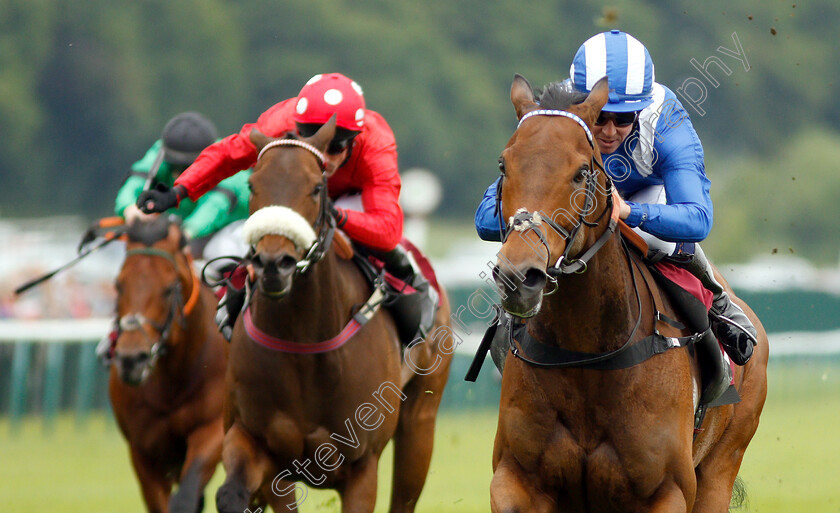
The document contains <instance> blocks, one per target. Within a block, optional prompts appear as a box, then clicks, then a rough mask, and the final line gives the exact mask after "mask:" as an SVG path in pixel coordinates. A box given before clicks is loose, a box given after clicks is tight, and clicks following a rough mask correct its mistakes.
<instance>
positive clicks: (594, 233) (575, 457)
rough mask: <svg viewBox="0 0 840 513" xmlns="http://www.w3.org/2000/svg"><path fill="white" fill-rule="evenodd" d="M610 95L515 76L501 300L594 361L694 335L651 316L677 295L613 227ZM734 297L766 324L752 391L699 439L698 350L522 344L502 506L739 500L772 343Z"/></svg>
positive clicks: (499, 480) (674, 506)
mask: <svg viewBox="0 0 840 513" xmlns="http://www.w3.org/2000/svg"><path fill="white" fill-rule="evenodd" d="M607 98H608V84H607V81H606V78H605V79H602V80H601V81H600V82H599V83H598V84H596V85H595V87H594V88H593V90H592V92H591V93H590V94H589V95H588V97H586V99H585V100H583V101H582V102H579V103H577V104H569V105H563V106H560V107H558V110H545V109H546V107H544V106H539V105H537V103H536V102H535V99H534V95H533V91H532V89H531V87H530V85H529V84H528V82H527V81H526V80H525V79H524V78H523V77H521V76H519V75H517V76H516V78H515V79H514V82H513V85H512V87H511V100H512V102H513V105H514V107H515V109H516V114H517V116H518V118H519V120H520V124H519V126H518V128H517V129H516V131H515V132H514V134H513V136H512V137H511V139H510V141H509V142H508V144H507V146H506V148H505V149H504V151H503V152H502V155H501V158H500V168H501V169H502V175H503V182H502V185H503V191H502V194H501V205H502V209H503V212H502V213H503V215H504V217H503V218H504V219H510V224H509V226H511V227H512V229H511V231H510V232H509V233H508V236H507V238H506V240H505V242H504V244H503V245H502V248H501V251H500V253H499V259H498V263H497V269H496V272H495V276H496V283H497V285H498V286H499V287H500V289H501V291H502V298H503V299H502V306H503V307H504V308H505V310H507V312H509V313H511V314H512V315H514V316H517V317H519V318H522V319H523V322H525V323H526V327H527V332H528V333H529V334H530V336H531V337H533V339H536V340H538V341H540V342H541V343H542V344H543V345H545V346H549V349H548V350H546V351H547V352H551V351H554V352H555V353H560V352H564V354H567V355H573V356H575V357H576V358H577V359H578V363H581V362H582V363H584V364H590V365H592V366H595V367H597V365H596V364H604V362H605V361H606V360H609V359H610V358H613V357H617V356H618V355H620V354H624V356H627V354H629V353H631V352H632V351H627V349H628V348H633V347H634V346H636V345H638V344H637V343H640V340H642V339H643V338H645V337H649V336H652V337H659V340H665V341H667V342H668V343H669V344H670V342H671V341H677V340H678V338H677V337H681V336H686V335H687V334H688V333H690V332H688V331H687V330H685V329H682V330H679V329H677V328H676V327H674V326H672V325H668V324H664V323H662V322H657V321H656V320H655V318H654V312H655V311H659V312H661V313H662V314H665V316H668V318H671V319H674V318H677V314H676V313H675V308H674V305H673V303H671V302H669V301H668V298H667V297H661V298H660V294H659V293H658V291H657V290H656V289H657V287H656V283H655V282H654V281H652V280H649V279H646V278H645V275H644V273H643V270H642V268H641V266H640V265H639V262H638V257H637V256H635V254H634V253H632V252H631V251H629V250H627V249H626V248H625V246H624V245H623V243H622V240H621V239H620V237H619V233H618V232H617V231H614V227H615V225H616V221H617V217H618V216H617V209H618V207H617V205H616V203H617V201H614V200H613V199H614V196H612V195H613V194H614V192H613V191H614V188H613V186H612V183H611V181H610V178H609V177H608V176H607V175H606V173H604V172H603V166H602V162H601V156H600V152H599V151H598V148H597V145H596V144H595V143H593V142H592V140H591V135H589V134H590V131H589V127H591V126H592V125H593V123H594V121H595V120H596V119H597V117H598V114H599V112H600V110H601V108H602V107H603V106H604V104H605V103H606V101H607ZM534 227H539V228H540V230H535V229H534ZM555 262H557V264H556V265H555V264H554V263H555ZM645 272H647V271H646V270H645ZM717 278H718V280H720V281H721V283H725V281H724V280H723V278H722V277H721V276H720V275H719V274H718V275H717ZM546 287H548V288H546ZM726 287H727V291H728V292H729V294H730V295H732V297H733V298H734V294H733V293H732V290H731V289H729V287H728V285H726ZM736 301H738V304H739V305H741V306H742V307H743V308H744V310H745V311H746V312H747V314H748V315H749V317H750V319H751V320H752V322H753V323H754V324H755V325H756V327H757V328H758V332H759V337H758V345H757V346H756V347H755V352H754V355H753V357H752V359H751V360H750V361H749V363H748V364H747V365H746V366H744V367H737V368H736V369H735V371H734V383H735V387H736V388H737V390H738V392H739V393H740V396H741V399H742V400H741V401H740V402H739V403H737V404H734V405H732V404H729V405H726V406H719V407H714V408H710V409H709V410H708V412H707V413H706V415H705V419H704V420H703V421H702V425H700V426H699V429H698V431H697V433H698V434H697V435H696V438H695V430H694V428H695V415H694V413H695V409H696V408H697V406H698V402H699V390H700V389H701V385H700V376H699V370H698V364H697V363H696V361H695V359H694V358H693V357H692V352H693V351H691V350H689V349H688V348H686V347H681V346H679V345H677V344H674V345H675V346H676V347H674V346H669V345H667V344H666V346H665V347H666V348H667V347H671V348H670V349H667V350H664V351H662V352H661V353H660V354H655V355H654V356H652V357H650V358H649V359H646V360H645V361H643V362H642V363H638V364H637V365H632V366H629V367H624V368H617V369H610V370H604V369H602V368H580V367H577V368H575V367H574V366H542V365H539V364H537V362H534V361H533V358H535V355H534V354H527V350H526V349H524V348H523V347H521V346H518V345H517V346H515V349H516V350H515V351H513V350H512V351H511V353H512V354H513V355H514V357H510V356H509V357H508V358H507V363H506V365H505V368H504V373H503V378H502V392H501V400H500V411H499V422H498V428H497V433H496V441H495V446H494V451H493V470H494V474H493V479H492V481H491V486H490V491H491V506H492V511H494V512H496V513H513V512H526V511H527V512H532V513H547V512H618V511H633V512H657V513H664V512H683V513H684V512H688V511H694V512H704V513H705V512H713V513H720V512H723V511H727V509H728V507H729V504H730V498H731V496H732V491H733V483H735V481H736V477H737V473H738V469H739V467H740V464H741V460H742V458H743V455H744V451H745V450H746V448H747V445H748V444H749V442H750V440H751V438H752V436H753V434H754V433H755V431H756V428H757V426H758V419H759V415H760V413H761V409H762V407H763V404H764V399H765V396H766V365H767V355H768V345H767V336H766V333H765V332H764V330H763V328H762V326H761V324H760V323H759V322H758V319H757V318H756V316H755V314H754V313H753V312H752V310H750V309H749V308H748V307H747V305H745V304H744V303H743V302H742V301H740V300H739V299H736ZM675 324H676V323H675ZM654 329H658V335H657V334H655V333H654ZM665 337H668V338H665ZM649 339H650V338H649ZM683 340H691V337H686V338H684V339H683ZM532 347H533V346H532ZM689 347H692V348H693V346H689ZM549 350H550V351H549ZM526 360H531V362H530V363H529V362H528V361H526ZM604 365H606V364H604ZM584 366H585V365H584ZM619 367H621V366H619Z"/></svg>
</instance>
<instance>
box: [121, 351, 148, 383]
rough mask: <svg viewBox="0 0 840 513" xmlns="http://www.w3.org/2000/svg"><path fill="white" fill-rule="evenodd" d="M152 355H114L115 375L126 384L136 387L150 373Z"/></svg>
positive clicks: (143, 353)
mask: <svg viewBox="0 0 840 513" xmlns="http://www.w3.org/2000/svg"><path fill="white" fill-rule="evenodd" d="M151 364H152V355H151V353H149V352H148V351H139V352H131V353H125V352H119V351H118V352H117V353H116V354H115V355H114V365H115V366H116V368H117V375H118V376H119V377H120V379H121V380H122V381H123V382H124V383H125V384H126V385H130V386H133V387H136V386H138V385H140V384H141V383H143V381H144V380H145V379H146V377H148V375H149V372H150V371H151Z"/></svg>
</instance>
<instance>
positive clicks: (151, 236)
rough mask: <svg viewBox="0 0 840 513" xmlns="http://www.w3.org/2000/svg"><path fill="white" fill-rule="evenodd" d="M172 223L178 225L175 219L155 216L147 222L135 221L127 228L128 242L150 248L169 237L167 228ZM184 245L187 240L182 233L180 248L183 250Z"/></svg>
mask: <svg viewBox="0 0 840 513" xmlns="http://www.w3.org/2000/svg"><path fill="white" fill-rule="evenodd" d="M173 223H175V224H180V223H178V222H177V218H174V217H172V216H166V215H160V216H156V217H155V218H153V219H150V220H148V221H135V222H133V223H131V225H130V226H129V227H128V232H127V235H128V240H129V241H130V242H141V243H143V244H144V245H146V246H151V245H153V244H154V243H155V242H158V241H160V240H163V239H165V238H166V237H167V236H168V235H169V226H170V225H171V224H173ZM186 245H187V239H186V238H185V237H184V235H183V233H182V234H181V241H180V247H181V248H183V247H184V246H186Z"/></svg>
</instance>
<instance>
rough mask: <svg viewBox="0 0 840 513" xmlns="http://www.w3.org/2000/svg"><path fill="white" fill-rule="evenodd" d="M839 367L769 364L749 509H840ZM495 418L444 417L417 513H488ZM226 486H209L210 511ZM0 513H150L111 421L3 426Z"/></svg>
mask: <svg viewBox="0 0 840 513" xmlns="http://www.w3.org/2000/svg"><path fill="white" fill-rule="evenodd" d="M838 425H840V362H838V361H837V360H836V359H833V360H816V359H810V360H806V361H793V362H790V361H789V362H786V363H785V364H783V365H782V364H778V365H771V368H770V395H769V397H768V401H767V405H766V406H765V409H764V413H763V415H762V418H761V425H760V426H759V430H758V433H757V434H756V437H755V439H754V440H753V443H752V445H751V446H750V448H749V449H748V451H747V454H746V457H745V460H744V464H743V466H742V470H741V477H742V479H743V480H744V481H745V483H746V485H747V491H748V493H749V504H748V506H747V508H745V511H752V512H760V513H791V512H799V511H807V512H809V513H823V512H826V513H828V512H838V511H840V491H838V488H840V487H838V483H840V477H838V476H840V437H838V436H837V435H836V432H837V431H836V428H837V426H838ZM494 433H495V413H494V412H492V411H488V412H484V413H469V414H467V413H462V414H454V413H447V414H446V415H445V416H443V417H442V418H441V419H440V421H439V424H438V430H437V441H436V448H435V449H436V451H435V455H434V458H433V460H432V468H431V471H430V474H429V478H428V481H427V485H426V489H425V491H424V493H423V496H422V497H421V499H420V503H419V507H418V511H419V512H421V513H425V512H428V513H432V512H436V513H437V512H441V513H447V512H453V513H454V512H459V513H470V512H479V511H481V512H485V511H488V510H489V506H488V489H489V483H490V477H491V471H490V455H491V451H492V445H493V436H494ZM389 475H390V455H388V456H387V457H386V461H384V462H383V465H381V467H380V494H379V502H378V505H377V511H387V496H388V493H389V488H390V482H389V479H390V478H389ZM221 481H222V471H221V468H220V469H219V471H218V472H217V475H216V476H215V477H214V479H213V481H212V482H211V484H210V491H208V500H207V507H206V508H205V511H207V512H210V511H215V508H213V507H212V504H213V494H214V493H215V489H216V488H217V487H218V486H219V484H220V483H221ZM335 497H336V496H335V494H334V493H332V492H321V491H314V490H313V491H311V493H310V494H309V496H308V497H307V498H306V500H305V501H304V503H303V506H302V508H301V511H303V512H305V513H306V512H337V511H339V507H338V503H337V500H336V498H335ZM0 510H2V511H3V512H4V513H30V512H32V511H58V512H70V513H75V512H80V511H84V512H87V513H98V512H102V513H105V512H120V513H132V512H138V513H140V512H142V511H144V509H143V506H142V503H141V499H140V494H139V491H138V488H137V485H136V483H135V481H134V476H133V474H132V471H131V468H130V465H129V462H128V455H127V451H126V447H125V444H124V442H123V441H122V439H121V437H120V435H119V433H118V432H117V430H116V428H115V427H114V425H113V423H112V422H110V421H108V420H107V419H105V418H104V417H103V416H98V417H93V418H92V419H91V420H90V422H88V424H87V426H85V427H83V428H81V429H80V428H79V427H78V426H77V425H76V423H75V421H74V419H73V418H71V417H69V416H65V417H61V418H59V419H58V421H57V423H56V425H55V427H54V429H53V430H52V431H51V432H50V433H47V434H45V433H44V432H43V429H42V426H41V422H40V420H39V419H27V420H26V421H25V422H24V424H23V425H22V426H21V428H20V431H19V432H18V434H16V435H10V429H9V424H8V421H7V420H5V419H3V420H0Z"/></svg>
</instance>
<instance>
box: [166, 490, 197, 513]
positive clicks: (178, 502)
mask: <svg viewBox="0 0 840 513" xmlns="http://www.w3.org/2000/svg"><path fill="white" fill-rule="evenodd" d="M203 509H204V496H203V495H199V496H198V500H197V501H196V500H195V498H194V497H188V496H186V495H185V494H181V493H176V494H175V495H173V496H172V497H171V498H170V499H169V511H170V512H171V513H201V511H202V510H203Z"/></svg>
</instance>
